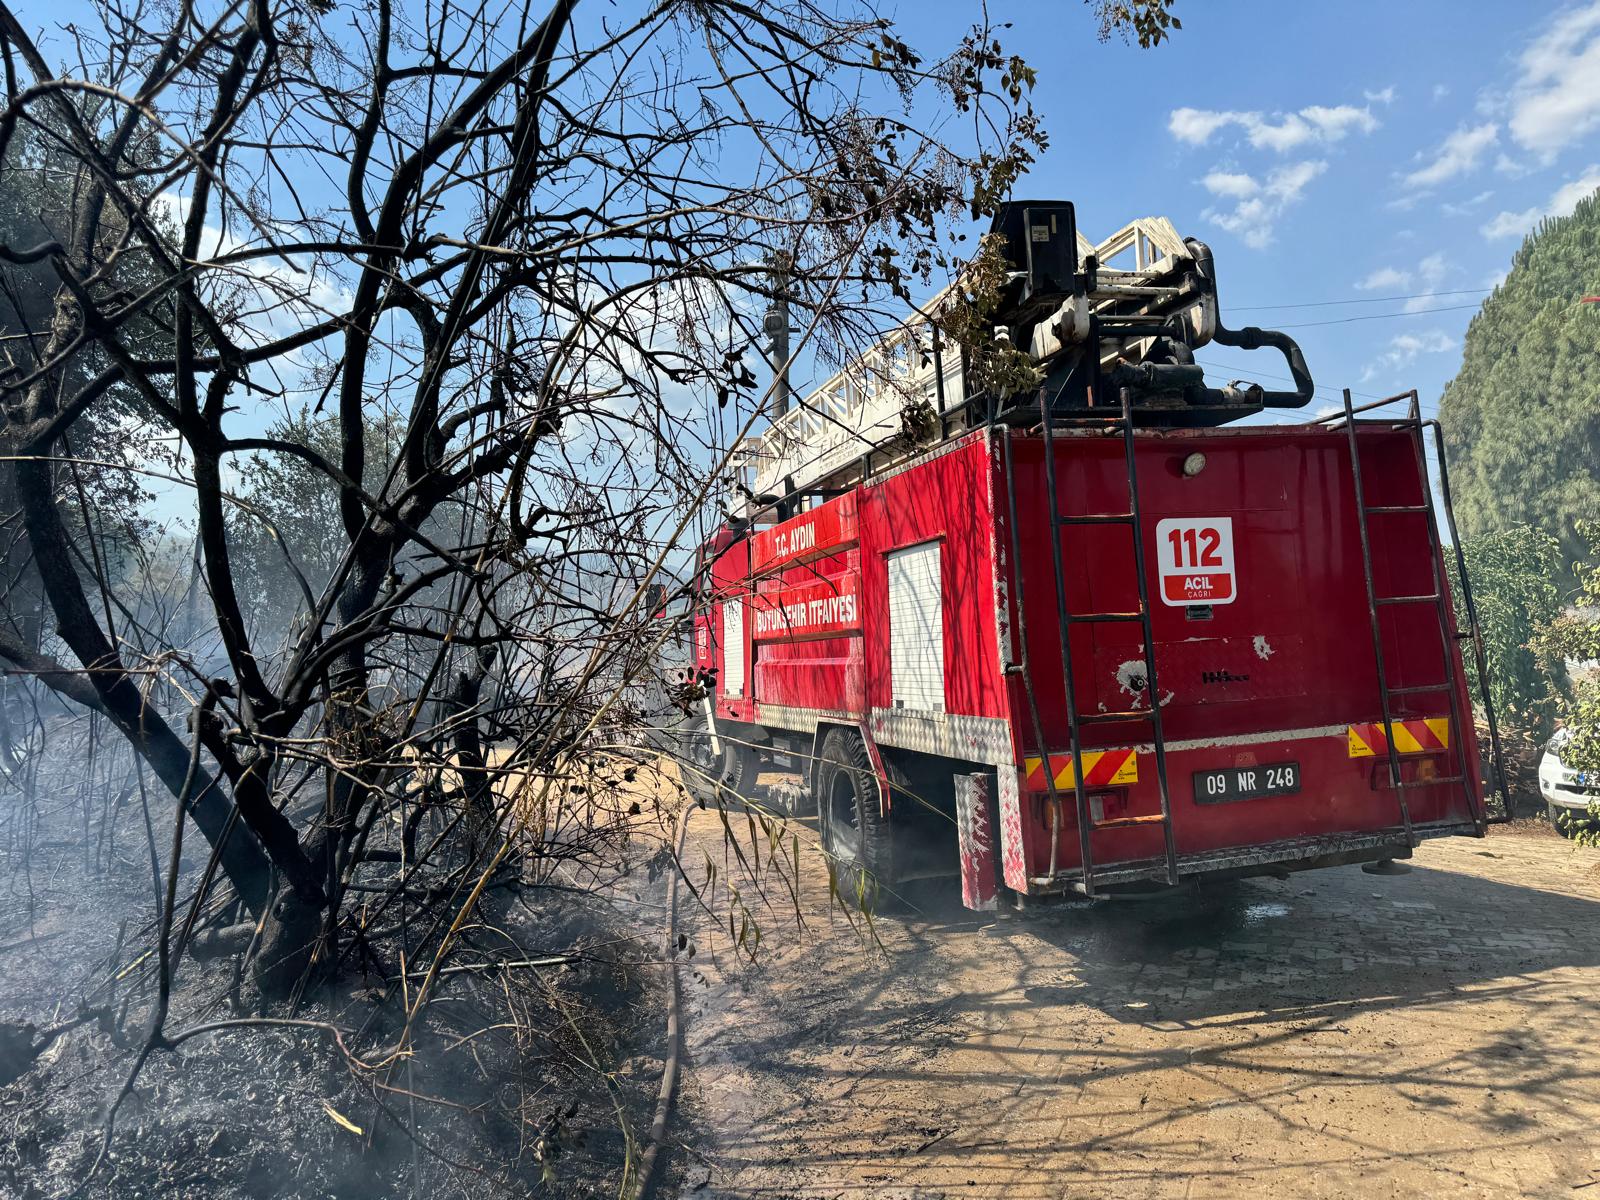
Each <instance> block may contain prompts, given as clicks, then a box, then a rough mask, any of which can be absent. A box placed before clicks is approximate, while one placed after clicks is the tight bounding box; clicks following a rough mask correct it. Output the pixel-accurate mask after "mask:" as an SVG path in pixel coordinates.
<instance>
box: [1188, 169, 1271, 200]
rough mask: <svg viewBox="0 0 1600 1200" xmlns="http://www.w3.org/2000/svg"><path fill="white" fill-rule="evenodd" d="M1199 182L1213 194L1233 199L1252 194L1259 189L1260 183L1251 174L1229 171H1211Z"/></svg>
mask: <svg viewBox="0 0 1600 1200" xmlns="http://www.w3.org/2000/svg"><path fill="white" fill-rule="evenodd" d="M1200 182H1201V183H1202V184H1203V185H1204V186H1205V189H1206V191H1208V192H1210V193H1211V194H1212V195H1213V196H1229V197H1233V198H1235V199H1242V198H1243V197H1245V196H1253V195H1255V193H1256V192H1258V191H1260V190H1261V185H1260V184H1259V183H1257V182H1256V181H1255V179H1254V177H1253V176H1250V175H1243V174H1235V173H1233V172H1229V171H1212V172H1211V173H1210V174H1209V175H1207V176H1206V177H1205V178H1204V179H1202V180H1201V181H1200Z"/></svg>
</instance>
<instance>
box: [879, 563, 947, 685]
mask: <svg viewBox="0 0 1600 1200" xmlns="http://www.w3.org/2000/svg"><path fill="white" fill-rule="evenodd" d="M884 559H885V562H886V563H887V564H888V567H889V691H890V695H891V699H892V703H893V705H894V707H895V708H905V709H917V710H920V711H922V712H943V711H944V596H943V592H942V589H941V588H940V586H939V543H938V542H924V543H923V544H922V545H920V546H909V547H907V548H906V549H904V550H896V551H894V552H893V553H891V554H887V555H885V556H884Z"/></svg>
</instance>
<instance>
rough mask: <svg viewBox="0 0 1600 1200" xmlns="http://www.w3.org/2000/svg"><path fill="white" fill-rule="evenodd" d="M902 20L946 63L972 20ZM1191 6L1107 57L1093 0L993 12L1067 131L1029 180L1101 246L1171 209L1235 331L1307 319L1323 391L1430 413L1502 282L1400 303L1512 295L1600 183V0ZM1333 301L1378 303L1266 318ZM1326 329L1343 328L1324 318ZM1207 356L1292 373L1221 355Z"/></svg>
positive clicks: (926, 6)
mask: <svg viewBox="0 0 1600 1200" xmlns="http://www.w3.org/2000/svg"><path fill="white" fill-rule="evenodd" d="M889 11H890V12H892V13H894V14H895V15H896V16H897V18H898V20H899V22H900V24H901V27H902V31H903V34H904V35H905V36H906V39H907V40H908V41H910V42H911V43H912V44H913V45H917V46H920V47H922V48H925V49H926V50H928V51H929V52H931V51H933V50H934V48H935V47H936V46H940V45H942V44H945V43H947V42H948V41H949V40H950V39H951V38H952V37H953V36H954V35H955V34H956V33H957V32H959V30H960V29H961V28H962V27H964V26H965V25H966V24H967V23H969V22H970V21H971V19H972V13H973V11H974V10H973V5H972V4H971V3H970V2H957V0H919V2H918V3H915V4H912V3H902V4H899V5H898V6H894V7H891V8H890V10H889ZM1174 11H1175V12H1176V13H1177V14H1178V15H1179V17H1180V18H1181V19H1182V20H1183V22H1184V28H1183V29H1182V30H1181V31H1180V32H1178V33H1177V34H1175V35H1174V37H1173V39H1172V41H1171V42H1169V43H1168V44H1166V45H1164V46H1162V47H1160V48H1158V49H1156V50H1153V51H1143V50H1139V49H1137V48H1130V47H1126V46H1123V45H1120V44H1116V43H1113V44H1109V45H1104V46H1102V45H1100V44H1098V43H1097V42H1096V41H1095V36H1094V22H1093V20H1092V16H1091V14H1090V11H1089V9H1088V6H1087V5H1085V4H1082V3H1073V2H1067V3H1056V4H1038V3H1035V4H1028V5H1022V4H1001V3H994V4H991V5H990V12H991V15H992V16H993V18H994V19H995V20H996V21H997V22H999V21H1004V20H1010V21H1012V22H1013V27H1012V28H1011V29H1009V30H1007V31H1005V32H1004V33H1003V34H1002V38H1003V40H1004V41H1005V43H1006V46H1007V49H1008V50H1015V51H1016V52H1018V53H1021V54H1022V55H1023V56H1024V57H1025V58H1026V59H1027V60H1028V61H1029V63H1030V65H1032V66H1033V67H1035V68H1036V69H1037V70H1038V72H1039V82H1038V86H1037V88H1036V90H1035V92H1034V96H1033V102H1034V105H1035V107H1036V108H1037V109H1038V110H1039V112H1040V113H1042V114H1043V117H1044V125H1045V128H1046V129H1047V130H1048V131H1049V134H1050V139H1051V148H1050V150H1049V152H1048V153H1047V154H1046V155H1045V156H1044V157H1043V159H1042V160H1041V161H1040V163H1039V164H1038V166H1037V167H1036V168H1035V169H1034V171H1033V173H1032V175H1031V177H1030V178H1029V179H1028V180H1025V181H1024V183H1023V185H1022V186H1021V188H1020V189H1019V191H1020V192H1025V193H1027V194H1028V195H1029V196H1030V197H1038V198H1049V199H1058V198H1059V199H1068V200H1072V201H1074V202H1075V203H1076V205H1077V209H1078V222H1079V226H1080V228H1081V229H1082V231H1083V232H1084V233H1085V234H1086V235H1087V236H1088V237H1090V238H1091V240H1100V239H1101V238H1104V237H1106V236H1108V235H1109V234H1110V233H1112V232H1114V231H1115V230H1116V229H1117V228H1119V227H1120V226H1121V225H1123V224H1124V223H1125V222H1126V221H1127V220H1128V219H1129V218H1131V217H1135V216H1146V215H1162V216H1168V217H1170V218H1172V220H1173V222H1174V223H1175V224H1176V225H1177V227H1178V230H1179V232H1180V233H1182V234H1183V235H1185V236H1190V237H1198V238H1201V239H1202V240H1204V241H1206V242H1208V243H1209V244H1210V245H1211V247H1212V249H1213V250H1215V251H1216V255H1217V269H1218V275H1219V286H1220V291H1221V300H1222V306H1223V314H1224V318H1225V320H1226V321H1227V322H1228V323H1229V324H1230V325H1234V326H1238V325H1242V324H1259V325H1264V326H1269V327H1279V328H1283V327H1288V326H1301V327H1300V328H1294V329H1292V330H1291V331H1290V332H1292V333H1293V335H1294V336H1295V337H1296V338H1297V339H1299V341H1300V342H1301V344H1302V346H1303V347H1304V348H1305V351H1306V358H1307V361H1308V363H1309V365H1310V367H1311V370H1312V373H1313V374H1314V375H1315V377H1316V379H1317V382H1318V384H1319V394H1327V395H1336V394H1337V389H1338V388H1339V387H1346V386H1348V387H1350V388H1352V389H1355V390H1356V391H1358V392H1363V393H1370V394H1372V395H1388V394H1392V393H1394V392H1398V391H1402V390H1406V389H1409V388H1412V387H1415V388H1417V389H1418V390H1419V391H1420V393H1421V395H1422V398H1423V401H1424V404H1425V406H1427V407H1428V408H1429V409H1431V408H1432V407H1433V405H1434V404H1435V403H1436V402H1437V400H1438V396H1439V392H1440V390H1441V389H1442V388H1443V386H1444V384H1445V383H1446V381H1448V380H1449V378H1450V377H1451V376H1452V375H1453V374H1454V373H1455V370H1456V368H1457V367H1458V365H1459V363H1460V355H1461V339H1462V336H1463V334H1464V333H1465V331H1466V327H1467V322H1468V320H1469V319H1470V318H1471V316H1472V313H1473V311H1474V310H1475V309H1476V307H1477V305H1478V303H1479V302H1480V301H1481V300H1482V298H1483V296H1484V294H1486V293H1485V292H1484V291H1482V290H1473V291H1467V294H1463V295H1453V296H1432V297H1427V298H1418V299H1411V300H1380V299H1378V298H1382V297H1397V296H1406V297H1411V296H1419V295H1420V294H1422V293H1435V292H1454V291H1466V290H1467V289H1487V288H1489V287H1492V286H1493V284H1494V283H1495V282H1496V281H1498V280H1499V279H1500V278H1501V277H1502V276H1503V275H1504V273H1505V271H1506V270H1507V268H1508V267H1509V265H1510V261H1511V256H1512V254H1513V252H1514V251H1515V250H1516V248H1517V247H1518V245H1520V244H1521V240H1522V236H1523V235H1524V234H1525V233H1526V232H1527V231H1528V230H1529V229H1530V228H1531V227H1532V226H1533V225H1534V224H1535V223H1536V222H1537V221H1538V219H1539V218H1540V217H1541V216H1542V215H1543V214H1545V213H1547V212H1552V211H1554V212H1560V211H1563V210H1566V211H1570V209H1571V207H1572V205H1573V204H1574V203H1576V200H1577V198H1578V197H1579V196H1580V195H1582V194H1586V193H1587V192H1588V191H1592V190H1594V189H1595V188H1596V187H1597V186H1600V0H1587V2H1585V3H1580V4H1543V3H1527V2H1518V3H1510V4H1508V3H1504V2H1488V0H1476V2H1462V0H1449V2H1446V0H1388V2H1387V3H1373V2H1369V0H1340V2H1339V3H1321V4H1306V3H1296V4H1287V3H1264V2H1262V3H1245V2H1243V0H1179V3H1178V4H1177V5H1176V7H1175V9H1174ZM1595 273H1596V279H1595V284H1596V286H1597V287H1600V263H1597V264H1596V272H1595ZM1322 301H1358V303H1342V304H1328V305H1322V306H1318V307H1308V308H1282V309H1276V308H1266V307H1258V306H1267V305H1291V304H1308V303H1313V302H1322ZM1463 306H1465V307H1463ZM1424 309H1431V310H1443V311H1415V310H1424ZM1408 310H1412V311H1408ZM1450 310H1453V311H1450ZM1379 314H1385V315H1383V316H1382V317H1380V319H1374V320H1355V321H1349V320H1347V319H1348V318H1353V317H1376V316H1378V315H1379ZM1325 321H1342V322H1345V323H1341V324H1319V325H1308V324H1307V323H1310V322H1325ZM1201 358H1202V359H1203V360H1205V361H1207V362H1208V363H1210V364H1237V365H1238V369H1237V372H1236V373H1237V374H1239V375H1248V372H1247V371H1246V370H1245V367H1246V366H1247V365H1248V364H1250V363H1251V360H1252V359H1255V369H1256V371H1257V374H1258V375H1259V374H1260V372H1263V371H1275V372H1277V373H1280V374H1281V373H1283V371H1282V365H1281V363H1272V362H1270V361H1264V360H1263V359H1262V357H1261V356H1259V355H1256V356H1252V355H1249V354H1244V353H1242V352H1239V351H1232V350H1224V349H1222V348H1220V347H1213V348H1211V349H1210V350H1208V351H1205V352H1203V353H1202V355H1201ZM1218 373H1219V374H1220V375H1222V376H1224V377H1228V376H1231V375H1232V374H1233V373H1235V372H1230V371H1229V369H1228V367H1227V366H1225V365H1224V366H1222V367H1221V368H1220V369H1219V372H1218Z"/></svg>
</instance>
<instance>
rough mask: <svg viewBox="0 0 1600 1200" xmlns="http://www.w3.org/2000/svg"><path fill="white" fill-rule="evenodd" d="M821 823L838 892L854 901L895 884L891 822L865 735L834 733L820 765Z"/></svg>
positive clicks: (825, 745)
mask: <svg viewBox="0 0 1600 1200" xmlns="http://www.w3.org/2000/svg"><path fill="white" fill-rule="evenodd" d="M816 797H817V824H818V827H819V829H820V830H821V833H822V846H823V849H824V850H826V851H827V853H828V855H829V857H830V859H831V860H832V862H833V865H834V869H835V870H836V871H837V873H838V879H839V890H840V892H841V893H842V894H843V895H844V896H845V898H846V899H847V900H850V901H852V902H854V901H855V900H856V899H857V897H858V895H859V896H861V897H868V896H871V895H872V894H873V893H874V892H875V891H877V890H879V889H884V888H887V887H889V886H890V885H891V884H892V883H893V882H894V880H893V854H892V846H891V841H890V834H889V822H888V819H887V817H886V816H885V814H884V813H883V811H882V809H881V808H880V806H879V803H878V782H877V777H876V774H875V772H874V771H873V769H872V758H871V756H870V755H868V753H867V747H866V745H865V744H864V743H863V742H862V740H861V735H860V734H858V733H856V732H854V731H853V730H848V729H832V730H829V731H828V734H827V736H826V737H824V738H823V739H822V751H821V753H820V754H819V755H818V762H817V789H816Z"/></svg>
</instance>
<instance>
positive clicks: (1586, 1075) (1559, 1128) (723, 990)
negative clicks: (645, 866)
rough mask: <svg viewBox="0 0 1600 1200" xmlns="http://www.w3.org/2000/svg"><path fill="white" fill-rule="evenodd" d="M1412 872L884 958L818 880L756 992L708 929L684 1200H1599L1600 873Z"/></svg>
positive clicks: (1510, 842)
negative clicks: (1384, 1199) (802, 922)
mask: <svg viewBox="0 0 1600 1200" xmlns="http://www.w3.org/2000/svg"><path fill="white" fill-rule="evenodd" d="M691 831H692V833H693V835H694V836H695V837H696V838H697V839H699V840H700V842H701V844H702V846H703V847H704V848H705V849H707V850H710V851H712V852H713V853H715V854H716V855H717V857H719V858H720V857H721V855H720V851H719V850H718V849H717V847H718V846H719V842H718V837H719V834H720V829H719V827H718V826H717V825H716V823H715V821H714V819H713V818H712V817H710V816H708V815H701V816H699V817H697V819H696V821H695V823H694V825H693V826H692V827H691ZM1415 863H1416V867H1415V869H1414V870H1413V871H1412V872H1411V873H1410V874H1409V875H1406V876H1403V877H1394V878H1380V877H1374V876H1369V875H1365V874H1363V873H1361V871H1359V870H1358V869H1357V868H1354V867H1346V868H1337V869H1333V870H1328V871H1323V872H1319V873H1313V874H1308V875H1301V876H1296V877H1292V878H1290V879H1289V880H1287V881H1275V880H1268V881H1259V882H1258V881H1252V882H1249V883H1245V884H1241V885H1237V886H1236V888H1235V889H1234V890H1233V891H1232V892H1231V893H1229V894H1227V895H1226V896H1224V897H1220V898H1216V899H1214V900H1212V901H1209V902H1207V903H1205V904H1197V903H1196V902H1194V901H1187V902H1178V903H1175V902H1171V901H1164V902H1151V901H1139V902H1135V901H1122V902H1104V903H1097V904H1095V905H1092V906H1074V907H1069V908H1055V909H1047V910H1043V911H1033V912H1029V913H1026V914H1017V915H1003V916H1000V917H998V918H989V917H984V918H978V917H976V916H975V915H973V914H966V913H963V912H962V911H961V910H959V909H949V908H946V909H944V910H943V911H940V912H936V913H930V912H926V911H925V912H923V913H921V914H919V915H916V916H914V917H886V918H883V919H882V920H880V922H879V931H880V934H881V937H882V943H883V944H882V947H881V949H873V948H871V947H869V946H866V945H864V944H863V943H862V941H861V939H860V938H858V936H857V935H856V934H855V933H853V932H852V931H851V930H850V929H849V928H848V927H847V926H846V925H845V924H844V923H843V922H842V921H840V920H839V919H838V918H837V917H835V918H833V919H831V920H830V918H829V916H828V906H827V902H826V889H825V886H824V884H823V882H822V879H821V872H820V870H818V869H816V868H815V867H813V869H812V870H811V872H810V873H809V877H808V887H807V889H806V890H805V891H804V892H803V893H802V904H801V907H802V911H803V912H804V913H805V915H806V929H805V931H804V932H803V933H800V934H798V935H797V934H796V933H795V930H794V924H793V916H792V913H791V914H790V916H789V927H788V929H787V930H785V929H782V928H777V927H776V922H777V920H778V917H779V914H778V913H776V912H775V913H771V914H769V915H768V918H767V920H768V921H769V922H770V923H772V927H770V928H769V929H768V936H767V941H766V943H765V944H764V946H763V948H762V952H761V954H760V956H759V962H758V964H757V965H754V966H750V965H743V966H740V965H738V964H737V963H736V961H735V959H734V958H733V957H732V956H731V955H730V954H729V953H728V950H727V941H726V932H725V930H724V937H723V938H722V940H721V942H720V945H721V949H720V951H719V953H718V954H717V955H716V958H717V961H716V962H715V963H712V962H710V961H708V960H709V958H710V957H711V955H710V952H709V951H708V950H706V949H704V948H703V947H704V946H708V945H712V944H716V942H715V940H714V939H713V938H712V936H711V934H710V932H709V930H708V929H707V928H706V925H707V921H706V918H705V917H704V916H700V917H698V918H696V920H697V921H698V923H699V926H700V935H699V936H700V938H701V940H702V950H701V953H700V954H698V955H697V956H696V958H695V959H694V960H693V966H692V967H691V968H690V969H688V970H686V971H685V972H684V978H685V982H686V985H687V986H686V989H685V1000H686V1003H687V1038H688V1050H689V1055H690V1066H689V1082H688V1090H687V1092H686V1095H685V1116H686V1119H687V1121H688V1122H689V1123H690V1127H691V1128H696V1127H698V1130H699V1132H698V1133H695V1134H694V1135H693V1136H692V1140H693V1141H694V1143H695V1144H694V1147H693V1148H692V1150H691V1152H690V1153H689V1155H688V1162H689V1163H690V1166H689V1168H688V1179H687V1181H686V1183H685V1184H684V1186H683V1195H685V1196H688V1195H694V1196H698V1197H703V1198H704V1197H732V1196H739V1197H745V1196H774V1197H790V1196H794V1197H800V1196H805V1197H812V1196H817V1197H822V1196H828V1197H836V1196H845V1197H854V1196H871V1197H882V1198H884V1200H911V1198H913V1197H915V1198H919V1200H933V1198H935V1197H958V1196H959V1197H1005V1198H1006V1200H1034V1198H1044V1197H1050V1198H1052V1200H1053V1198H1055V1197H1063V1196H1084V1197H1091V1196H1093V1197H1146V1196H1151V1197H1154V1196H1161V1197H1165V1196H1186V1197H1187V1196H1194V1197H1201V1196H1228V1197H1236V1196H1241V1195H1250V1196H1255V1195H1269V1194H1270V1195H1274V1196H1296V1197H1299V1196H1329V1197H1333V1196H1337V1197H1346V1196H1362V1197H1368V1196H1428V1197H1436V1196H1445V1195H1451V1196H1511V1195H1517V1196H1564V1197H1571V1196H1576V1197H1582V1196H1585V1195H1595V1196H1600V1136H1596V1134H1595V1129H1596V1128H1597V1127H1600V870H1597V864H1600V854H1596V853H1595V852H1594V851H1582V850H1579V851H1574V850H1573V849H1572V847H1570V846H1569V845H1567V844H1566V843H1564V842H1562V841H1561V840H1559V839H1558V838H1556V837H1555V836H1554V835H1549V834H1546V835H1542V836H1541V835H1537V834H1528V833H1523V834H1516V833H1500V834H1497V835H1496V836H1491V837H1490V838H1489V839H1488V840H1486V841H1473V840H1465V839H1457V840H1451V841H1448V842H1443V843H1432V844H1429V845H1427V846H1425V847H1424V848H1423V849H1421V850H1420V851H1419V852H1418V855H1417V858H1416V860H1415ZM1590 1186H1593V1187H1594V1188H1595V1191H1593V1192H1589V1191H1587V1190H1586V1189H1587V1188H1588V1187H1590Z"/></svg>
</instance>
